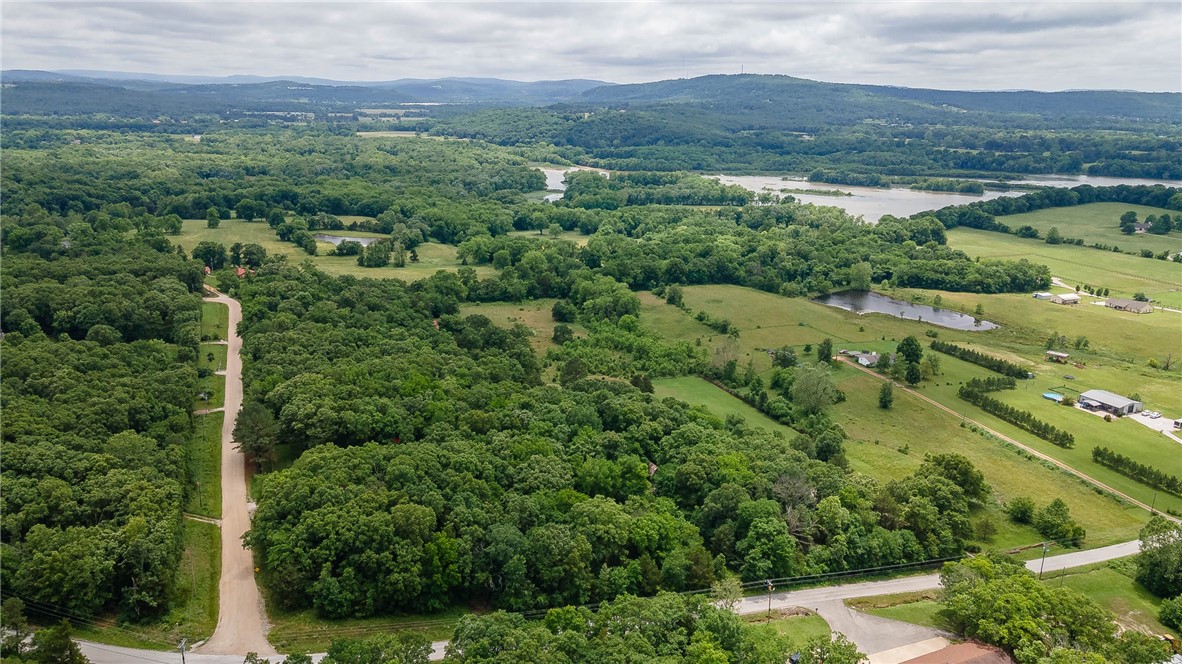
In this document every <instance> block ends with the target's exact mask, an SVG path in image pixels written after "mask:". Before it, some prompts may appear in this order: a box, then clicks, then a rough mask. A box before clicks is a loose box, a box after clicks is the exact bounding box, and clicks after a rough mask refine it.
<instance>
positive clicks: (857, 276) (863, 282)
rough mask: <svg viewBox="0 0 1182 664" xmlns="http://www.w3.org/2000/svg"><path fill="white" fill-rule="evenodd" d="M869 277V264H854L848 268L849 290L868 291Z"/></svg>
mask: <svg viewBox="0 0 1182 664" xmlns="http://www.w3.org/2000/svg"><path fill="white" fill-rule="evenodd" d="M870 276H871V269H870V263H867V262H861V263H855V264H854V266H853V267H851V268H850V289H852V290H856V291H868V290H870Z"/></svg>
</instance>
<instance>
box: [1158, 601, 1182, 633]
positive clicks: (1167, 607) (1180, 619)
mask: <svg viewBox="0 0 1182 664" xmlns="http://www.w3.org/2000/svg"><path fill="white" fill-rule="evenodd" d="M1157 619H1158V620H1160V621H1161V624H1163V625H1165V626H1166V627H1169V628H1171V629H1174V630H1182V595H1178V596H1177V597H1175V598H1173V599H1167V600H1163V601H1162V603H1161V607H1159V609H1158V614H1157Z"/></svg>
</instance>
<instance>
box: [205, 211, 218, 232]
mask: <svg viewBox="0 0 1182 664" xmlns="http://www.w3.org/2000/svg"><path fill="white" fill-rule="evenodd" d="M221 224H222V216H221V215H220V214H218V209H217V208H215V207H211V208H209V209H208V210H206V211H205V225H206V226H207V227H208V228H217V227H218V226H221Z"/></svg>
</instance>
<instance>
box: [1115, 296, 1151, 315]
mask: <svg viewBox="0 0 1182 664" xmlns="http://www.w3.org/2000/svg"><path fill="white" fill-rule="evenodd" d="M1104 306H1106V307H1108V308H1109V309H1116V310H1117V311H1131V312H1133V313H1135V314H1151V313H1153V305H1151V304H1149V303H1148V302H1138V301H1137V300H1126V299H1125V298H1123V297H1110V298H1108V300H1106V301H1105V302H1104Z"/></svg>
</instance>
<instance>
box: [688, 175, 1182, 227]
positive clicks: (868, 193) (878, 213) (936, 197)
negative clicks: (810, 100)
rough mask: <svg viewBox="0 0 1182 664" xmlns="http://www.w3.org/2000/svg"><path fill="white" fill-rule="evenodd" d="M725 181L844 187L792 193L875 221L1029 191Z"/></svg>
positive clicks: (1098, 181)
mask: <svg viewBox="0 0 1182 664" xmlns="http://www.w3.org/2000/svg"><path fill="white" fill-rule="evenodd" d="M709 177H712V178H716V179H718V180H719V181H720V182H723V183H724V184H737V185H739V186H741V187H743V188H745V189H749V190H751V191H753V192H755V193H761V192H769V191H770V192H774V193H779V192H780V190H781V189H823V190H826V191H844V192H849V193H851V194H853V195H852V196H826V195H824V194H797V193H793V194H791V195H792V196H793V197H795V198H796V200H797V201H799V202H801V203H813V204H815V205H832V206H835V207H839V208H842V209H844V210H845V211H846V212H849V213H850V214H852V215H854V216H861V217H862V218H863V219H865V220H866V221H870V222H877V221H878V220H879V218H880V217H882V216H883V215H885V214H891V215H895V216H896V217H907V216H910V215H913V214H915V213H916V212H923V211H924V210H937V209H939V208H942V207H946V206H949V205H964V204H965V203H972V202H974V201H988V200H992V199H994V198H1000V197H1002V196H1021V195H1022V194H1027V193H1030V192H1029V191H1025V190H1022V189H1015V190H1010V191H994V190H986V191H985V193H984V194H959V193H955V192H948V191H916V190H914V189H908V188H906V187H891V188H889V189H887V188H881V187H855V186H852V185H844V184H825V183H822V182H809V181H807V180H805V179H804V178H801V177H789V178H787V179H785V178H781V177H780V176H776V175H711V176H709ZM1018 183H1021V184H1033V185H1044V186H1050V187H1074V186H1076V185H1080V184H1090V185H1094V186H1097V187H1111V186H1115V185H1118V184H1127V185H1155V184H1162V185H1165V186H1167V187H1180V186H1182V182H1179V181H1176V180H1145V179H1138V178H1109V177H1097V176H1088V175H1038V176H1030V177H1028V178H1026V179H1024V180H1020V181H1018Z"/></svg>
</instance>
